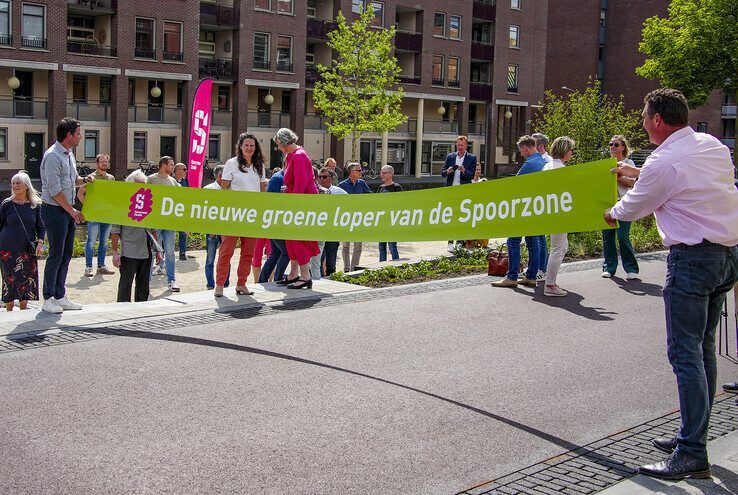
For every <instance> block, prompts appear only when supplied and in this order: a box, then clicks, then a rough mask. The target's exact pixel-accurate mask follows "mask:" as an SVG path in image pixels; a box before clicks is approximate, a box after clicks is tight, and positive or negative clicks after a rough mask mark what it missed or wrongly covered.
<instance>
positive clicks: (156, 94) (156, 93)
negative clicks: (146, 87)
mask: <svg viewBox="0 0 738 495" xmlns="http://www.w3.org/2000/svg"><path fill="white" fill-rule="evenodd" d="M149 94H150V95H151V97H152V98H158V97H160V96H161V88H159V86H158V83H154V87H153V88H151V91H149Z"/></svg>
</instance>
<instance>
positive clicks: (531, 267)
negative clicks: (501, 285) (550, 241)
mask: <svg viewBox="0 0 738 495" xmlns="http://www.w3.org/2000/svg"><path fill="white" fill-rule="evenodd" d="M539 237H541V236H538V235H528V236H525V245H526V246H528V269H527V270H526V271H525V276H526V277H527V278H532V279H533V280H535V278H536V275H537V274H538V263H539V262H540V254H539V252H540V250H539V249H538V242H539ZM521 239H522V238H521V237H508V238H507V257H508V259H509V260H510V266H509V268H508V269H507V275H506V276H507V278H509V279H510V280H517V279H518V272H519V271H520V241H521Z"/></svg>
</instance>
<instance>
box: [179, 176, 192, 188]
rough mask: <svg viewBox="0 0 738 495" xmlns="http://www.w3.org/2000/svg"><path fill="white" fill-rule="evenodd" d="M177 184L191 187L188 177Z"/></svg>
mask: <svg viewBox="0 0 738 495" xmlns="http://www.w3.org/2000/svg"><path fill="white" fill-rule="evenodd" d="M177 182H179V185H180V186H182V187H190V181H188V180H187V177H182V180H178V181H177Z"/></svg>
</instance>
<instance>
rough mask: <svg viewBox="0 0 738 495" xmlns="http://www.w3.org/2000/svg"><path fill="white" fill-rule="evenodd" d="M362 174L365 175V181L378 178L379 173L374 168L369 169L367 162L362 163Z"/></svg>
mask: <svg viewBox="0 0 738 495" xmlns="http://www.w3.org/2000/svg"><path fill="white" fill-rule="evenodd" d="M361 173H362V174H364V178H365V179H376V178H377V172H376V171H375V170H374V169H373V168H369V165H368V164H367V163H366V162H361Z"/></svg>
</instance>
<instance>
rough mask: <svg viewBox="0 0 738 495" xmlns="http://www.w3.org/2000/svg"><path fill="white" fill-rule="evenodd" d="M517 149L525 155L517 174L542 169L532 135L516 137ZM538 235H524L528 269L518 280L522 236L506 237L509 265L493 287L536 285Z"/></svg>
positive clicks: (542, 161) (541, 158)
mask: <svg viewBox="0 0 738 495" xmlns="http://www.w3.org/2000/svg"><path fill="white" fill-rule="evenodd" d="M518 151H520V154H521V155H523V156H524V157H525V163H523V166H522V167H520V170H519V171H518V174H517V175H524V174H532V173H534V172H540V171H541V170H543V167H544V165H546V163H547V162H546V160H545V159H544V158H543V155H542V154H541V153H540V152H538V151H537V150H536V140H535V139H533V137H531V136H528V135H525V136H523V137H521V138H520V139H518ZM540 237H541V236H538V235H528V236H525V245H526V246H528V269H527V270H526V271H525V277H524V278H522V279H520V280H518V272H519V271H520V241H521V239H522V238H521V237H508V238H507V257H508V258H509V260H510V265H509V268H508V270H507V275H505V278H503V279H502V280H498V281H497V282H492V286H493V287H517V285H518V284H521V285H526V286H528V287H535V286H536V285H537V283H538V282H537V281H536V276H537V275H538V267H539V263H540V253H539V249H540V248H539V243H540Z"/></svg>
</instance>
